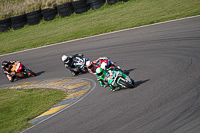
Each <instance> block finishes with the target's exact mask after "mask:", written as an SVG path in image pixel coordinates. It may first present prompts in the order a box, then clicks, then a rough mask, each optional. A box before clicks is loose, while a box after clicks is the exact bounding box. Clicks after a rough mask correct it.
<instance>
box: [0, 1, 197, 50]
mask: <svg viewBox="0 0 200 133" xmlns="http://www.w3.org/2000/svg"><path fill="white" fill-rule="evenodd" d="M199 7H200V1H199V0H192V2H191V1H188V0H130V1H128V2H126V3H124V2H118V3H116V4H115V5H108V4H105V5H104V6H103V7H101V8H100V9H98V10H95V11H94V10H89V11H88V12H86V13H83V14H73V15H71V16H70V17H66V18H60V17H58V16H57V18H56V19H55V20H53V21H51V22H45V21H42V22H41V23H40V24H39V25H35V26H26V27H25V28H23V29H19V30H15V31H14V30H11V31H9V32H5V33H0V47H1V49H0V54H6V53H12V52H16V51H20V50H24V49H30V48H34V47H39V46H44V45H48V44H54V43H58V42H63V41H67V40H72V39H76V38H82V37H87V36H92V35H96V34H101V33H106V32H111V31H115V30H120V29H125V28H130V27H137V26H141V25H147V24H152V23H157V22H161V21H167V20H172V19H177V18H182V17H188V16H194V15H199V14H200V8H199Z"/></svg>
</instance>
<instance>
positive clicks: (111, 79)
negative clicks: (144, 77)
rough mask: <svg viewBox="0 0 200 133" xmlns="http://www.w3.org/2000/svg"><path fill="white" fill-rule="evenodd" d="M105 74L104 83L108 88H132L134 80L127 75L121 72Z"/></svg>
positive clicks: (110, 71)
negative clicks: (105, 82)
mask: <svg viewBox="0 0 200 133" xmlns="http://www.w3.org/2000/svg"><path fill="white" fill-rule="evenodd" d="M106 72H107V74H106V81H107V83H108V85H109V86H110V85H111V86H112V87H114V88H133V87H134V80H132V79H131V78H130V77H129V76H128V75H126V74H124V73H123V72H122V71H121V70H108V71H106ZM111 86H110V88H111Z"/></svg>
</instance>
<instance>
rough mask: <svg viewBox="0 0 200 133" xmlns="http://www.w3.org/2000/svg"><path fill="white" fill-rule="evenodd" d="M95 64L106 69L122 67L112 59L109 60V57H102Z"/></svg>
mask: <svg viewBox="0 0 200 133" xmlns="http://www.w3.org/2000/svg"><path fill="white" fill-rule="evenodd" d="M94 64H95V66H96V68H98V67H101V68H102V69H104V70H106V69H108V68H110V67H118V69H120V67H119V66H117V65H116V64H115V63H114V62H112V61H111V60H109V59H108V57H100V58H98V59H97V60H96V61H95V62H94Z"/></svg>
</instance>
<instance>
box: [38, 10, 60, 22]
mask: <svg viewBox="0 0 200 133" xmlns="http://www.w3.org/2000/svg"><path fill="white" fill-rule="evenodd" d="M41 12H42V15H43V17H44V21H51V20H54V19H55V17H56V15H57V9H56V8H46V9H43V10H42V11H41Z"/></svg>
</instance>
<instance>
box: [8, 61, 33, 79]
mask: <svg viewBox="0 0 200 133" xmlns="http://www.w3.org/2000/svg"><path fill="white" fill-rule="evenodd" d="M10 75H11V76H12V77H13V78H16V79H21V78H25V77H35V76H36V74H35V73H34V72H33V71H31V70H30V69H27V68H26V67H25V66H24V65H23V64H22V63H21V62H19V61H16V62H15V63H14V64H13V66H12V68H11V74H10Z"/></svg>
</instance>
